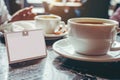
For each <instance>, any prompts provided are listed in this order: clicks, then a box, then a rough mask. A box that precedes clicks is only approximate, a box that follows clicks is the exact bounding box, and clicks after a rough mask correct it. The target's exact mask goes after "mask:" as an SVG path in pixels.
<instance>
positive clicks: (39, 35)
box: [5, 29, 47, 64]
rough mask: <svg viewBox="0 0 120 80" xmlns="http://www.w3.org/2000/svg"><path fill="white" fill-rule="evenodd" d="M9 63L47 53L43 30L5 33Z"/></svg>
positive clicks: (35, 57) (42, 55) (40, 56)
mask: <svg viewBox="0 0 120 80" xmlns="http://www.w3.org/2000/svg"><path fill="white" fill-rule="evenodd" d="M5 41H6V47H7V52H8V58H9V63H10V64H11V63H17V62H22V61H27V60H32V59H37V58H42V57H45V56H46V55H47V51H46V45H45V39H44V35H43V30H42V29H38V30H29V31H19V32H9V33H5Z"/></svg>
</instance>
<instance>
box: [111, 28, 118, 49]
mask: <svg viewBox="0 0 120 80" xmlns="http://www.w3.org/2000/svg"><path fill="white" fill-rule="evenodd" d="M117 33H120V28H117ZM118 50H120V47H111V48H110V51H118Z"/></svg>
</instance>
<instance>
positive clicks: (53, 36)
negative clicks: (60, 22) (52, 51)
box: [45, 32, 68, 40]
mask: <svg viewBox="0 0 120 80" xmlns="http://www.w3.org/2000/svg"><path fill="white" fill-rule="evenodd" d="M67 33H68V32H65V33H62V34H58V35H57V34H45V40H55V39H59V38H61V37H64V36H66V35H67Z"/></svg>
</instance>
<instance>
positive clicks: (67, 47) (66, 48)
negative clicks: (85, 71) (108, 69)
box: [53, 38, 120, 62]
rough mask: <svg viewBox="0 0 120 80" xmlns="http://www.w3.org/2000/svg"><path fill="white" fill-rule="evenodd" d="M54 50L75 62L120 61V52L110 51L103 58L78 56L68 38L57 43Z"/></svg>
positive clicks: (117, 44)
mask: <svg viewBox="0 0 120 80" xmlns="http://www.w3.org/2000/svg"><path fill="white" fill-rule="evenodd" d="M119 45H120V43H119V42H116V43H115V47H117V46H119ZM53 50H54V51H56V52H57V53H58V54H60V55H61V56H63V57H66V58H70V59H74V60H81V61H89V62H114V61H120V51H109V52H108V53H107V54H106V55H102V56H86V55H82V54H78V53H76V52H75V51H74V48H73V47H72V45H71V44H70V43H69V41H68V39H67V38H66V39H61V40H58V41H56V42H55V43H54V44H53Z"/></svg>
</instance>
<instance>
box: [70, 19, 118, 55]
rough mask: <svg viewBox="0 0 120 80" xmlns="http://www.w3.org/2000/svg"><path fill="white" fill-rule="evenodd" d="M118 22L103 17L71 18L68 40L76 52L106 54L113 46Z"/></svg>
mask: <svg viewBox="0 0 120 80" xmlns="http://www.w3.org/2000/svg"><path fill="white" fill-rule="evenodd" d="M118 26H119V25H118V22H117V21H114V20H109V19H102V18H85V17H83V18H71V19H69V20H68V27H70V31H69V33H68V40H69V41H70V43H71V44H72V45H73V47H74V49H75V51H76V52H78V53H80V54H85V55H105V54H107V52H108V51H109V50H120V48H112V44H113V43H114V41H115V39H116V35H117V33H118V32H119V31H120V29H119V28H118Z"/></svg>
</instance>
